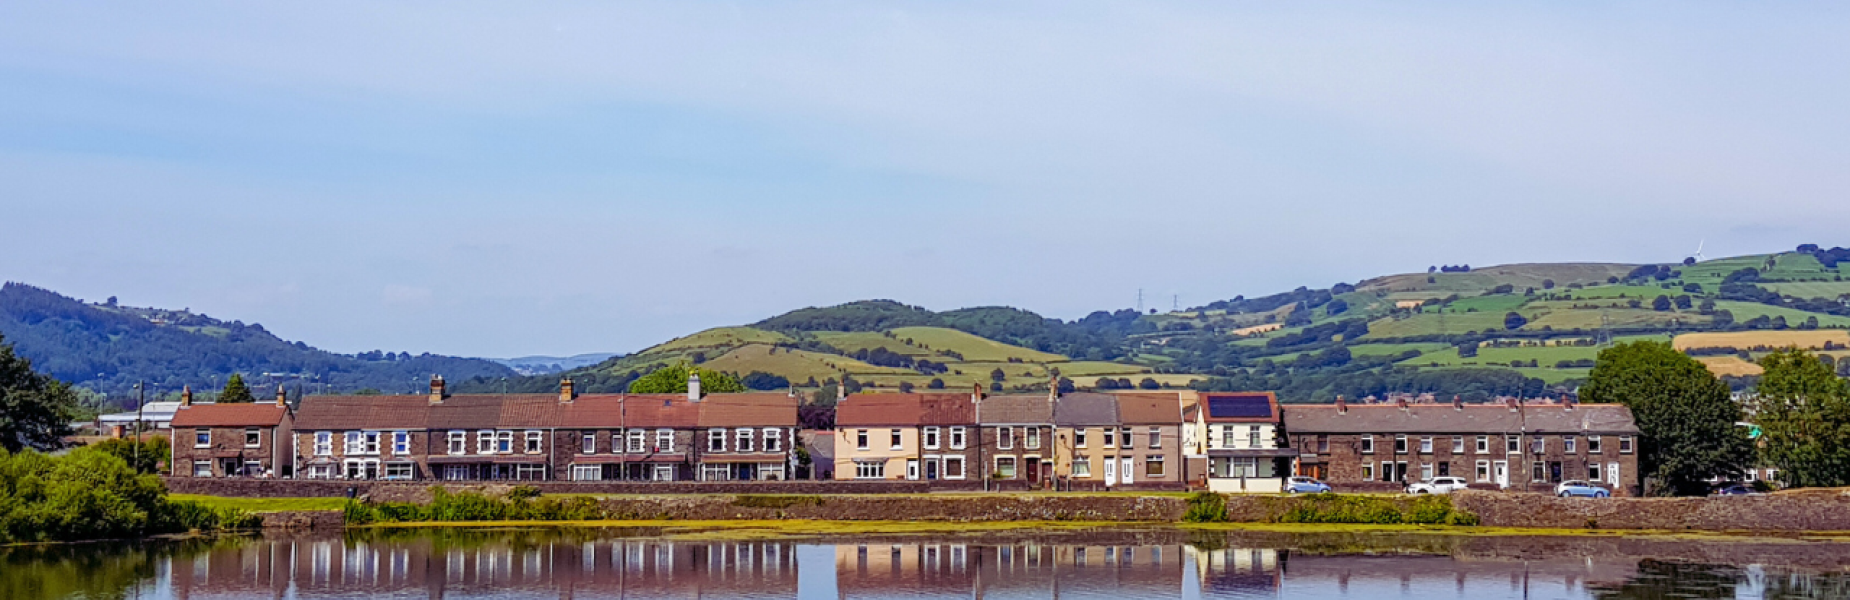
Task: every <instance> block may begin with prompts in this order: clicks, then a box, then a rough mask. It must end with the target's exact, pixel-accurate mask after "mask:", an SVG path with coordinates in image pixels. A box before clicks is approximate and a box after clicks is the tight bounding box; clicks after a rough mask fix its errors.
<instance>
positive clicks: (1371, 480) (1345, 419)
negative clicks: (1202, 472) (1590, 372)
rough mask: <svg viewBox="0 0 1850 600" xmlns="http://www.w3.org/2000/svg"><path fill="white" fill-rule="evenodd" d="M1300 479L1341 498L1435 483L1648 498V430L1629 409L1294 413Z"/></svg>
mask: <svg viewBox="0 0 1850 600" xmlns="http://www.w3.org/2000/svg"><path fill="white" fill-rule="evenodd" d="M1283 410H1284V425H1285V429H1286V432H1287V436H1288V438H1289V440H1290V445H1291V447H1292V448H1293V449H1295V450H1296V451H1297V453H1298V455H1299V459H1298V466H1297V472H1298V473H1299V474H1304V475H1310V476H1315V477H1318V478H1321V479H1323V480H1324V481H1325V482H1328V483H1329V484H1330V485H1331V486H1333V487H1336V488H1337V489H1338V490H1339V491H1340V490H1344V489H1348V490H1358V489H1395V488H1398V487H1400V486H1403V485H1405V484H1406V483H1408V482H1415V481H1426V480H1431V479H1433V478H1435V477H1445V476H1453V477H1464V478H1466V480H1468V481H1470V482H1471V483H1473V484H1474V485H1483V486H1486V487H1489V486H1495V487H1498V488H1503V489H1517V490H1524V491H1537V492H1551V491H1552V490H1553V487H1554V485H1555V484H1556V483H1559V482H1561V481H1565V480H1569V479H1580V480H1588V481H1594V482H1598V483H1600V484H1602V485H1604V486H1606V487H1608V488H1609V489H1611V490H1612V492H1613V495H1615V496H1634V495H1637V494H1638V493H1639V487H1638V484H1639V481H1638V476H1639V473H1638V455H1637V443H1638V442H1637V440H1638V438H1639V432H1638V426H1637V424H1636V423H1635V422H1634V421H1633V419H1632V414H1631V410H1630V409H1628V408H1626V407H1624V406H1619V405H1609V404H1578V403H1572V402H1568V403H1521V402H1517V401H1515V400H1510V401H1508V402H1506V403H1499V404H1464V403H1462V402H1459V401H1457V400H1454V401H1453V402H1452V403H1451V404H1409V403H1407V402H1406V401H1405V400H1404V399H1402V400H1401V401H1399V402H1397V403H1395V404H1365V405H1354V404H1348V403H1346V402H1344V401H1343V400H1342V399H1340V398H1339V399H1338V401H1337V402H1336V403H1335V404H1322V405H1290V406H1286V407H1284V409H1283Z"/></svg>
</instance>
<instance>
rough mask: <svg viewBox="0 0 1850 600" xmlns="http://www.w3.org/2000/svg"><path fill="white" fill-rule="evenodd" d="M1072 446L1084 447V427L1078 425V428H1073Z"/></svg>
mask: <svg viewBox="0 0 1850 600" xmlns="http://www.w3.org/2000/svg"><path fill="white" fill-rule="evenodd" d="M1073 447H1074V448H1084V447H1086V429H1085V428H1084V427H1080V428H1078V429H1074V430H1073Z"/></svg>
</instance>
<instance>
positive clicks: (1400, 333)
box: [1362, 311, 1533, 340]
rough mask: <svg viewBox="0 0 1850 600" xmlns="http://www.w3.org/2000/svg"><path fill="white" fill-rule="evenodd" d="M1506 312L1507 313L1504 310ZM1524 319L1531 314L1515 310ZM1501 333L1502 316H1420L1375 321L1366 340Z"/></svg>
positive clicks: (1501, 314) (1371, 323) (1478, 314)
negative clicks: (1475, 332) (1449, 334)
mask: <svg viewBox="0 0 1850 600" xmlns="http://www.w3.org/2000/svg"><path fill="white" fill-rule="evenodd" d="M1505 312H1507V311H1505ZM1517 312H1520V313H1523V315H1524V316H1532V315H1530V313H1531V312H1533V311H1517ZM1486 330H1488V331H1503V313H1502V312H1498V313H1487V312H1474V313H1457V314H1453V313H1449V312H1448V313H1445V314H1438V313H1420V314H1416V315H1412V316H1410V317H1406V318H1402V319H1394V318H1386V319H1376V320H1374V321H1371V322H1369V323H1368V335H1366V336H1362V339H1365V340H1371V339H1373V340H1378V339H1382V338H1398V337H1408V336H1415V335H1433V334H1437V333H1447V332H1451V333H1463V332H1466V331H1486Z"/></svg>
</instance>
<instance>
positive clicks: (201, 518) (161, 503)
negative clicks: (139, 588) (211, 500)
mask: <svg viewBox="0 0 1850 600" xmlns="http://www.w3.org/2000/svg"><path fill="white" fill-rule="evenodd" d="M254 520H255V517H252V516H251V515H249V514H248V513H244V512H241V511H235V510H215V509H211V508H207V507H204V506H201V505H198V504H195V503H191V502H174V501H169V500H168V499H167V487H166V485H164V484H162V483H161V480H160V479H159V478H157V477H155V476H153V475H146V474H138V473H136V472H135V471H134V469H131V468H130V467H129V465H128V463H127V462H124V461H123V460H122V459H121V458H118V457H117V456H115V455H114V454H112V453H110V452H109V451H106V450H99V449H92V448H80V449H78V450H76V451H73V452H71V453H70V454H68V455H65V456H58V457H51V456H46V455H44V454H39V453H38V452H34V451H30V450H28V451H26V452H21V453H19V454H9V453H7V452H6V451H4V450H0V541H14V542H46V541H74V540H96V539H115V538H130V537H140V536H144V535H149V534H155V533H177V532H182V531H187V530H193V529H198V530H214V529H226V528H235V527H247V526H250V525H251V524H252V523H253V522H254Z"/></svg>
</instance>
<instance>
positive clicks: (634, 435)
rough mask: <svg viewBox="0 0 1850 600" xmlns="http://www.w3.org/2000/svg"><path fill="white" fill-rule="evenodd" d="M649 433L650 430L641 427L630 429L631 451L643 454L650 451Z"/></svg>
mask: <svg viewBox="0 0 1850 600" xmlns="http://www.w3.org/2000/svg"><path fill="white" fill-rule="evenodd" d="M648 435H649V433H648V432H646V431H643V430H641V429H632V430H630V432H629V451H630V452H631V453H633V454H641V453H644V452H648V451H649V447H648Z"/></svg>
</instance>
